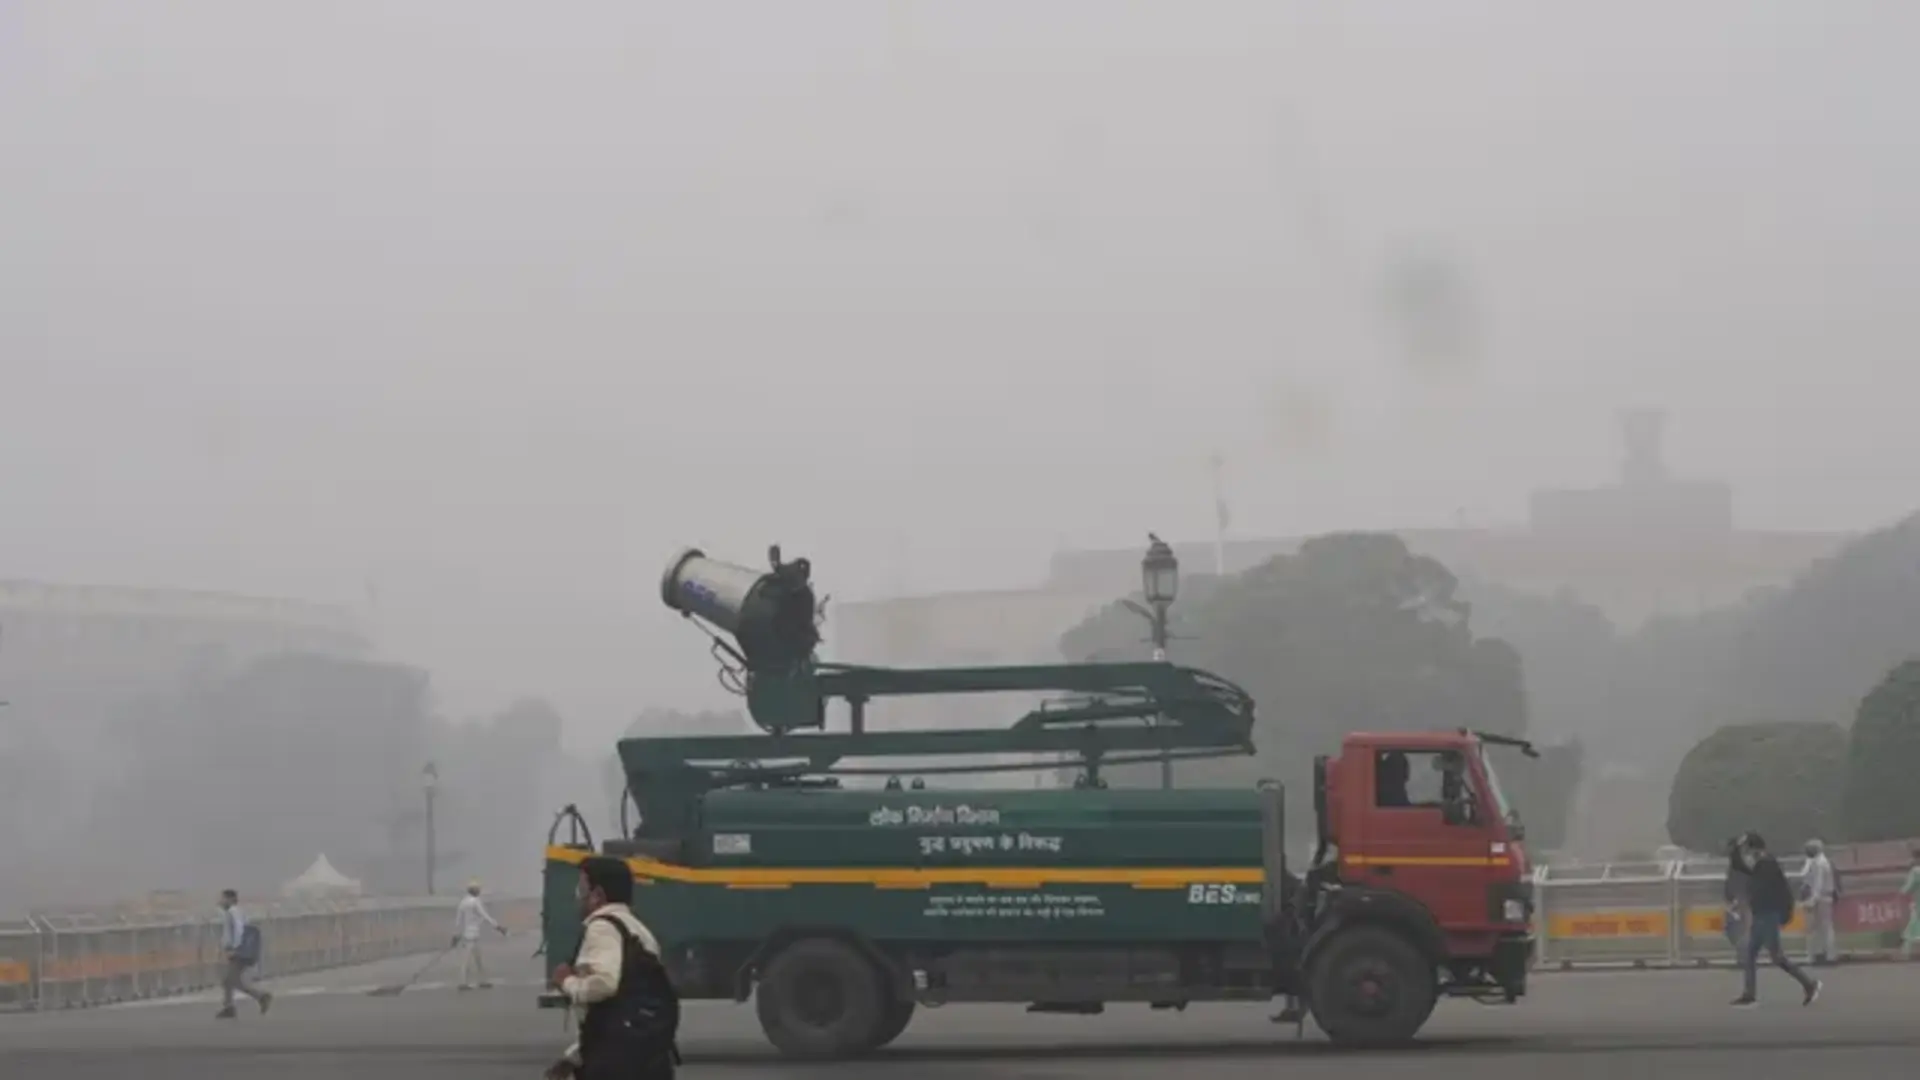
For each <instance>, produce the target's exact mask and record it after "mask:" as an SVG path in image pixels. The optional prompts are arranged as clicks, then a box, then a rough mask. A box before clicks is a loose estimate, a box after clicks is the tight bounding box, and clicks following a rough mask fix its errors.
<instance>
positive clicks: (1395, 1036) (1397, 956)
mask: <svg viewBox="0 0 1920 1080" xmlns="http://www.w3.org/2000/svg"><path fill="white" fill-rule="evenodd" d="M1317 951H1319V952H1320V955H1319V956H1318V957H1316V958H1315V959H1314V961H1313V969H1312V971H1311V972H1309V973H1308V986H1309V990H1310V992H1309V994H1308V997H1307V1001H1308V1005H1309V1006H1310V1007H1311V1008H1312V1010H1313V1019H1314V1022H1315V1023H1316V1024H1319V1025H1320V1030H1322V1031H1324V1032H1326V1033H1327V1037H1328V1038H1330V1039H1332V1040H1333V1041H1334V1042H1336V1043H1341V1044H1343V1045H1352V1046H1394V1045H1398V1044H1401V1043H1406V1042H1411V1041H1412V1040H1413V1037H1414V1036H1415V1035H1417V1034H1419V1032H1420V1028H1421V1026H1422V1025H1424V1024H1425V1023H1426V1022H1427V1017H1428V1016H1429V1015H1430V1014H1432V1012H1433V1005H1434V1000H1435V997H1436V994H1437V991H1436V990H1435V987H1434V980H1433V968H1432V965H1430V964H1428V963H1427V961H1426V958H1425V957H1423V956H1422V955H1421V954H1420V950H1419V949H1417V948H1415V947H1414V946H1413V943H1412V942H1410V941H1408V940H1407V939H1406V938H1405V937H1403V936H1401V935H1399V934H1396V933H1394V932H1393V931H1392V930H1389V929H1386V928H1385V927H1380V926H1356V927H1353V928H1352V929H1349V930H1344V931H1341V932H1339V934H1338V935H1337V936H1336V937H1335V938H1334V939H1333V940H1332V941H1330V942H1328V943H1327V944H1326V946H1325V947H1324V948H1323V949H1322V950H1317Z"/></svg>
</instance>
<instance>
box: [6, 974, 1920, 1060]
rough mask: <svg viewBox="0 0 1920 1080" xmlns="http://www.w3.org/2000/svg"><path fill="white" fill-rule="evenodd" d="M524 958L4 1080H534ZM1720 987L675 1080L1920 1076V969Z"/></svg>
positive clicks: (708, 1029) (326, 999) (329, 977)
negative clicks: (1325, 1027) (485, 979)
mask: <svg viewBox="0 0 1920 1080" xmlns="http://www.w3.org/2000/svg"><path fill="white" fill-rule="evenodd" d="M528 951H529V943H527V942H518V941H516V942H514V943H511V944H510V945H504V946H501V947H500V948H499V949H497V950H496V955H495V956H494V960H495V963H496V964H497V965H499V966H501V967H504V968H506V969H507V971H508V974H509V975H510V976H511V977H510V978H507V979H503V980H502V982H503V985H501V986H499V987H496V988H495V989H493V990H490V991H478V992H474V993H467V994H461V993H456V992H455V991H454V990H453V988H452V987H450V986H449V985H447V982H446V978H447V974H446V973H434V974H430V975H429V976H428V977H427V978H426V979H425V980H424V981H423V982H422V983H421V984H419V985H418V986H417V987H416V988H414V989H411V990H409V991H407V992H406V993H404V994H402V995H400V996H398V997H373V996H369V995H368V993H367V990H368V989H370V988H371V987H373V986H375V985H380V984H388V983H394V982H399V981H401V980H403V979H405V978H406V976H407V975H409V974H411V973H412V972H413V971H414V970H416V969H417V968H418V967H419V965H420V962H421V961H419V960H409V961H398V962H390V963H387V964H382V965H374V966H371V967H365V968H357V969H348V970H344V971H338V972H327V973H321V974H318V975H313V976H307V977H304V978H297V979H289V980H285V981H284V983H283V984H281V985H280V986H279V987H278V990H279V994H280V996H279V999H278V1000H277V1001H276V1003H275V1005H274V1008H273V1011H272V1012H271V1013H269V1014H268V1015H266V1016H260V1015H257V1014H256V1013H255V1012H254V1011H253V1010H252V1009H251V1008H245V1009H243V1010H242V1013H241V1017H240V1019H239V1020H237V1021H221V1020H215V1019H214V1018H213V1015H212V1014H213V1007H212V1004H211V1002H210V1001H209V1000H207V999H204V998H198V999H190V1000H186V1001H170V1002H164V1003H150V1002H140V1003H135V1004H132V1005H127V1006H116V1007H110V1008H104V1009H96V1010H87V1011H74V1012H65V1013H51V1014H28V1015H16V1016H0V1076H6V1077H16V1076H17V1077H22V1078H26V1077H39V1076H58V1077H60V1080H242V1078H245V1080H258V1078H259V1077H262V1076H272V1077H275V1078H278V1080H322V1078H327V1080H332V1078H341V1077H346V1078H351V1080H443V1078H444V1080H453V1078H456V1077H457V1078H460V1080H494V1078H500V1080H506V1078H519V1080H532V1078H533V1077H536V1076H538V1075H539V1072H540V1070H541V1068H542V1067H543V1066H544V1065H545V1064H546V1063H547V1062H548V1061H550V1060H551V1059H552V1058H553V1056H554V1054H555V1053H556V1052H557V1051H558V1050H559V1049H560V1047H561V1046H563V1045H564V1043H565V1041H566V1033H565V1032H564V1031H563V1029H562V1027H561V1014H559V1013H558V1012H554V1011H543V1010H537V1009H535V1008H533V1007H532V996H533V993H534V987H535V985H536V984H537V981H538V969H537V967H536V965H535V963H534V962H533V961H532V960H530V959H528V958H527V952H528ZM1736 978H1737V977H1736V976H1734V975H1733V974H1732V973H1730V972H1726V971H1717V972H1642V973H1635V972H1619V973H1594V974H1570V975H1549V976H1545V977H1543V978H1541V979H1540V980H1539V981H1538V982H1537V983H1536V992H1535V994H1534V995H1532V996H1531V997H1529V998H1528V999H1527V1000H1526V1001H1525V1002H1523V1003H1522V1004H1520V1005H1519V1006H1516V1007H1512V1008H1498V1007H1487V1006H1479V1005H1474V1004H1470V1003H1465V1002H1449V1003H1444V1004H1442V1005H1441V1007H1440V1009H1439V1010H1438V1011H1437V1012H1436V1013H1435V1016H1434V1020H1433V1023H1432V1024H1431V1025H1430V1027H1429V1028H1428V1032H1429V1034H1428V1037H1427V1039H1426V1043H1425V1046H1424V1048H1423V1049H1422V1050H1418V1051H1402V1052H1397V1053H1381V1054H1367V1055H1355V1054H1350V1053H1338V1052H1334V1051H1333V1050H1332V1049H1331V1048H1330V1047H1328V1046H1327V1045H1326V1044H1325V1043H1324V1042H1322V1041H1320V1040H1319V1039H1318V1038H1317V1037H1315V1036H1314V1035H1313V1034H1312V1031H1311V1027H1309V1033H1308V1035H1307V1037H1306V1038H1305V1039H1304V1040H1300V1041H1296V1040H1295V1038H1294V1034H1293V1031H1292V1029H1291V1028H1279V1027H1276V1026H1274V1025H1272V1024H1270V1023H1268V1022H1267V1021H1266V1012H1265V1010H1262V1009H1253V1008H1245V1007H1241V1006H1229V1005H1220V1006H1197V1007H1195V1008H1194V1009H1193V1010H1191V1011H1190V1012H1187V1013H1185V1014H1173V1013H1151V1012H1147V1011H1146V1010H1144V1009H1134V1008H1126V1009H1116V1010H1115V1011H1113V1012H1110V1013H1109V1014H1107V1015H1106V1016H1101V1017H1055V1016H1029V1015H1027V1014H1025V1013H1024V1012H1022V1011H1020V1010H1019V1009H1017V1008H1005V1007H991V1006H949V1007H947V1008H943V1009H931V1010H929V1009H922V1010H921V1012H920V1014H919V1015H918V1016H917V1017H916V1018H915V1020H914V1023H913V1026H912V1027H911V1028H910V1029H909V1030H908V1032H907V1034H906V1035H904V1036H902V1038H901V1039H900V1041H899V1042H898V1043H896V1044H895V1045H894V1046H893V1047H891V1048H890V1049H888V1050H887V1051H885V1052H883V1053H881V1054H879V1055H877V1056H876V1057H875V1058H873V1059H872V1060H870V1061H865V1062H859V1063H855V1064H851V1065H833V1066H810V1065H796V1064H789V1063H784V1062H780V1061H778V1060H776V1059H775V1058H774V1057H773V1056H772V1054H771V1052H770V1051H769V1050H768V1049H767V1047H766V1045H765V1044H764V1043H763V1041H762V1040H761V1038H760V1035H759V1032H758V1030H757V1028H756V1027H755V1026H754V1021H753V1014H752V1010H751V1009H749V1008H739V1007H733V1006H727V1005H718V1004H712V1003H706V1002H698V1003H693V1004H691V1005H689V1007H688V1011H687V1016H686V1019H685V1021H684V1024H683V1028H682V1036H683V1037H682V1040H681V1042H682V1048H683V1050H684V1052H685V1056H686V1059H687V1065H686V1068H685V1069H684V1070H683V1075H686V1076H689V1077H714V1078H720V1080H739V1078H744V1077H756V1078H760V1080H785V1078H801V1077H823V1078H824V1077H833V1078H836V1080H839V1078H844V1077H848V1076H854V1077H868V1078H872V1080H883V1078H889V1077H894V1076H897V1075H899V1073H900V1071H901V1070H903V1069H906V1070H911V1072H912V1074H913V1076H914V1080H1162V1078H1164V1077H1166V1076H1168V1075H1169V1074H1177V1075H1178V1077H1179V1080H1240V1078H1243V1077H1245V1078H1252V1077H1262V1078H1264V1077H1267V1076H1269V1075H1272V1073H1273V1071H1274V1070H1276V1069H1283V1070H1285V1075H1286V1077H1287V1080H1320V1078H1331V1077H1335V1076H1340V1077H1343V1078H1350V1077H1351V1076H1352V1075H1353V1072H1352V1068H1353V1066H1354V1064H1355V1063H1356V1061H1360V1062H1364V1065H1365V1073H1366V1075H1367V1076H1368V1077H1369V1078H1370V1080H1371V1078H1374V1077H1379V1078H1384V1080H1394V1078H1398V1077H1408V1078H1412V1077H1420V1078H1422V1080H1436V1078H1439V1080H1447V1078H1453V1077H1459V1078H1462V1080H1464V1078H1468V1077H1472V1078H1474V1080H1523V1078H1524V1080H1586V1078H1590V1077H1591V1078H1601V1077H1605V1078H1607V1080H1659V1078H1663V1077H1674V1078H1680V1077H1685V1078H1686V1080H1719V1078H1723V1077H1724V1078H1727V1080H1736V1078H1737V1080H1767V1078H1773V1077H1778V1078H1780V1080H1788V1078H1793V1080H1803V1078H1805V1077H1808V1076H1813V1075H1816V1074H1817V1075H1819V1076H1821V1077H1822V1078H1823V1080H1885V1078H1887V1077H1892V1076H1900V1075H1908V1074H1911V1073H1912V1072H1913V1071H1914V1069H1915V1068H1916V1067H1920V1066H1917V1065H1916V1063H1920V1023H1915V1019H1916V1016H1917V1015H1920V965H1910V966H1901V965H1863V966H1858V967H1848V968H1842V969H1838V970H1835V971H1833V972H1831V973H1829V975H1828V980H1827V982H1828V985H1827V991H1826V993H1825V994H1824V995H1823V996H1822V998H1821V1000H1820V1001H1819V1002H1818V1003H1817V1004H1816V1005H1814V1006H1813V1007H1812V1008H1802V1007H1801V1006H1800V1003H1799V994H1798V991H1797V988H1795V987H1794V986H1793V985H1792V984H1791V983H1790V982H1789V981H1788V980H1787V978H1786V977H1785V976H1784V975H1781V974H1779V973H1777V972H1774V973H1769V974H1768V977H1767V978H1766V979H1765V980H1764V981H1763V982H1762V996H1763V998H1764V999H1765V1000H1764V1001H1763V1003H1762V1005H1761V1007H1760V1008H1758V1009H1753V1010H1734V1009H1729V1008H1727V1006H1726V1004H1725V1003H1726V1001H1727V1000H1728V998H1730V997H1731V996H1732V993H1733V991H1734V990H1736V989H1737V987H1736V986H1735V985H1734V983H1735V981H1736Z"/></svg>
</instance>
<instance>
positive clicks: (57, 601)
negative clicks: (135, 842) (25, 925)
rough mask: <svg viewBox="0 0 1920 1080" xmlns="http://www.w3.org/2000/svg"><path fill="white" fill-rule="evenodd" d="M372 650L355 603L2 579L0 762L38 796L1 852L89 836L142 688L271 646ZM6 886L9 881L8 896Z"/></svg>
mask: <svg viewBox="0 0 1920 1080" xmlns="http://www.w3.org/2000/svg"><path fill="white" fill-rule="evenodd" d="M371 651H372V646H371V644H370V643H369V642H368V640H367V639H366V637H365V636H364V635H363V634H362V633H361V631H360V628H359V627H358V626H357V625H356V623H355V621H354V618H353V616H352V614H351V613H350V612H348V611H346V610H344V609H340V608H333V607H326V606H322V605H316V604H306V603H301V602H297V601H291V600H273V599H259V598H253V597H243V596H227V595H220V594H211V593H198V592H183V591H173V590H165V589H126V588H108V587H103V586H91V585H59V584H51V583H46V582H32V581H0V701H5V702H6V703H7V704H6V706H5V708H4V709H0V763H6V761H7V759H11V762H12V765H13V766H14V767H15V768H19V769H23V770H24V773H23V775H24V776H25V780H24V781H22V787H23V788H25V789H31V790H27V791H26V795H27V796H30V799H29V801H30V802H31V804H32V805H33V807H34V812H33V813H31V814H28V815H26V816H25V818H18V817H17V815H16V818H17V820H15V821H12V822H9V821H4V820H0V856H4V857H26V856H27V855H37V856H38V857H39V862H37V863H36V865H43V866H44V865H50V864H48V863H47V862H46V860H47V859H48V858H50V857H56V856H59V855H60V854H61V853H62V852H66V851H71V850H74V849H73V848H72V845H75V844H79V843H82V842H83V841H84V836H83V835H72V834H74V833H76V832H79V833H83V832H84V830H85V829H86V828H88V827H89V824H90V823H89V814H90V813H91V807H92V805H93V800H94V797H95V795H96V792H95V791H94V790H93V785H94V783H96V782H98V783H111V782H112V777H113V775H114V772H113V770H114V769H116V768H119V767H121V766H123V765H124V764H125V762H124V761H121V760H118V758H119V756H120V755H118V754H117V753H116V750H117V748H118V747H119V745H120V744H121V742H122V740H119V739H116V738H115V737H114V734H115V732H116V730H118V729H119V728H120V726H121V725H124V724H126V723H129V722H130V719H129V718H130V717H131V716H132V715H133V712H134V709H135V708H136V707H137V706H138V704H139V703H140V702H141V701H142V700H143V699H147V698H158V697H165V696H167V695H169V694H171V693H173V692H175V691H177V690H178V689H179V688H180V687H181V686H182V684H183V683H184V682H185V681H186V680H187V679H188V678H189V677H190V676H191V675H192V674H193V673H194V672H196V671H202V672H209V673H211V672H216V671H220V670H223V669H224V670H230V669H231V668H234V667H238V666H241V665H244V664H246V663H247V662H249V661H251V660H254V659H257V658H259V657H262V656H267V655H272V654H277V653H307V654H318V655H322V656H328V657H333V658H339V659H350V658H361V657H365V656H367V655H368V654H369V653H371ZM6 786H7V785H5V784H0V789H4V788H5V787H6ZM8 795H15V796H18V795H20V792H18V791H14V792H9V791H6V790H0V805H4V802H5V800H4V798H3V797H4V796H8ZM29 821H30V822H31V824H30V825H29ZM50 853H51V854H50ZM76 858H77V856H76ZM0 876H4V875H0ZM6 884H8V883H7V882H4V881H0V885H6ZM14 884H25V883H14ZM115 887H118V886H117V885H116V886H115ZM6 892H7V890H5V889H0V906H4V905H5V901H6V900H7V899H8V898H7V896H6V895H5V893H6ZM16 899H17V898H16Z"/></svg>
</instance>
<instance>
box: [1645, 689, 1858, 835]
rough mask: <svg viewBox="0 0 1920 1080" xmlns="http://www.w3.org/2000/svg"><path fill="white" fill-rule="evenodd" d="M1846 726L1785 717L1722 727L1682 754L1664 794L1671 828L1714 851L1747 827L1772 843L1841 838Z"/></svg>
mask: <svg viewBox="0 0 1920 1080" xmlns="http://www.w3.org/2000/svg"><path fill="white" fill-rule="evenodd" d="M1846 761H1847V733H1846V731H1845V730H1844V729H1843V728H1841V727H1840V726H1839V725H1838V724H1825V723H1813V722H1799V721H1796V722H1787V723H1764V724H1738V725H1732V726H1729V727H1723V728H1721V729H1719V730H1718V731H1715V732H1714V733H1713V734H1711V735H1709V736H1707V737H1706V738H1704V739H1702V740H1700V742H1699V744H1697V745H1696V746H1694V748H1693V749H1692V750H1690V751H1688V753H1687V756H1686V757H1685V758H1684V759H1682V760H1681V762H1680V769H1679V771H1678V773H1676V774H1675V776H1674V780H1673V791H1672V794H1671V795H1670V796H1669V797H1668V800H1667V834H1668V836H1670V837H1671V838H1672V840H1673V842H1674V843H1676V844H1679V845H1680V846H1682V847H1685V848H1687V849H1688V850H1691V851H1703V852H1713V851H1719V850H1721V848H1722V847H1724V846H1725V844H1726V842H1727V840H1728V839H1730V838H1731V837H1733V836H1735V835H1737V834H1739V833H1741V832H1744V831H1746V830H1748V829H1753V830H1757V831H1758V832H1759V833H1760V834H1761V835H1763V836H1765V837H1766V838H1767V839H1768V841H1769V842H1770V843H1772V844H1775V845H1778V846H1780V848H1781V850H1786V847H1787V846H1788V845H1793V844H1798V843H1800V842H1801V841H1803V840H1808V839H1811V838H1814V837H1819V838H1822V839H1826V840H1838V839H1842V838H1844V835H1845V832H1844V829H1843V828H1842V819H1841V812H1840V807H1841V792H1842V789H1843V786H1844V784H1845V780H1846Z"/></svg>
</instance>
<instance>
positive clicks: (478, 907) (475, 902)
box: [453, 881, 507, 990]
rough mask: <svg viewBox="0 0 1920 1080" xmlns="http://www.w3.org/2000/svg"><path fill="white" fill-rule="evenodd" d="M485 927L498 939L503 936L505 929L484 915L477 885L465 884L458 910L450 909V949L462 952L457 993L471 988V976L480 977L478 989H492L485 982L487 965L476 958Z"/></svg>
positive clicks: (488, 914)
mask: <svg viewBox="0 0 1920 1080" xmlns="http://www.w3.org/2000/svg"><path fill="white" fill-rule="evenodd" d="M488 927H492V928H493V929H495V930H497V931H499V932H500V934H501V935H502V936H504V935H505V934H506V932H507V929H506V927H504V926H501V925H500V924H499V923H498V922H495V921H494V918H493V916H492V915H491V914H490V913H488V911H487V906H486V905H485V904H483V903H481V902H480V883H479V882H477V881H469V882H468V883H467V895H465V896H463V897H461V898H460V906H459V907H457V908H454V909H453V944H454V947H456V948H459V949H461V950H462V955H461V957H460V989H462V990H471V989H473V988H474V986H475V985H476V984H475V983H474V976H475V975H478V976H479V977H480V981H479V983H478V984H477V985H478V986H479V987H480V989H482V990H486V989H488V988H490V987H492V986H493V984H492V983H491V982H488V981H487V965H486V964H485V963H484V962H483V961H482V960H481V957H480V932H481V931H482V930H485V929H486V928H488Z"/></svg>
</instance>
